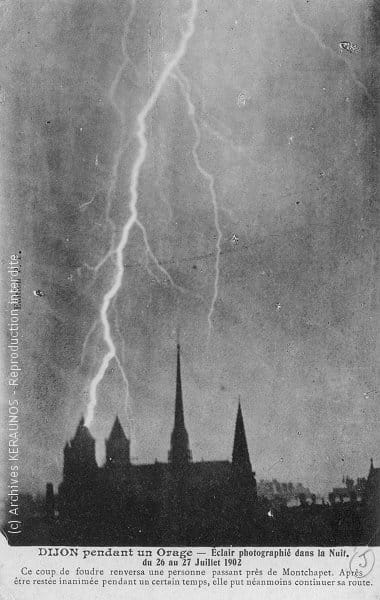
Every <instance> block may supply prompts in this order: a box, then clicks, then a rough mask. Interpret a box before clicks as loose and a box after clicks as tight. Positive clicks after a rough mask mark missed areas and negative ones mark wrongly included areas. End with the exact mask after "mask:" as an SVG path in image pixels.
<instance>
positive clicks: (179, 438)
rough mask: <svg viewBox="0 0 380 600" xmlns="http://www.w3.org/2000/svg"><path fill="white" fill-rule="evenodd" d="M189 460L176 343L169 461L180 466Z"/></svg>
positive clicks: (178, 350)
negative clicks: (174, 389) (172, 424)
mask: <svg viewBox="0 0 380 600" xmlns="http://www.w3.org/2000/svg"><path fill="white" fill-rule="evenodd" d="M190 461H191V451H190V448H189V436H188V434H187V431H186V427H185V418H184V414H183V399H182V382H181V348H180V345H179V343H177V379H176V394H175V413H174V428H173V431H172V435H171V446H170V451H169V462H171V463H172V464H175V465H176V466H182V465H185V464H187V463H188V462H190Z"/></svg>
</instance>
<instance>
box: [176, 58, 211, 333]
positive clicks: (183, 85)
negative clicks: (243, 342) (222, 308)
mask: <svg viewBox="0 0 380 600" xmlns="http://www.w3.org/2000/svg"><path fill="white" fill-rule="evenodd" d="M171 77H172V78H173V79H175V80H176V81H177V82H178V84H179V87H180V89H181V92H182V95H183V97H184V99H185V101H186V104H187V113H188V115H189V119H190V121H191V124H192V126H193V129H194V133H195V142H194V145H193V148H192V155H193V159H194V163H195V166H196V167H197V169H198V171H199V173H200V174H201V175H202V177H203V178H204V179H205V180H206V181H207V183H208V189H209V192H210V196H211V201H212V206H213V210H214V223H215V229H216V232H217V239H216V253H215V278H214V293H213V296H212V299H211V304H210V310H209V312H208V315H207V321H208V339H210V336H211V331H212V318H213V315H214V311H215V303H216V301H217V299H218V295H219V276H220V253H221V241H222V237H223V234H222V230H221V228H220V222H219V206H218V202H217V199H216V192H215V181H214V177H213V175H211V173H209V172H208V171H206V169H205V168H204V167H203V166H202V164H201V162H200V159H199V154H198V151H199V146H200V144H201V132H200V129H199V126H198V123H197V119H196V116H195V106H194V103H193V101H192V99H191V86H190V82H189V80H188V79H187V77H186V76H185V75H184V74H183V73H182V71H180V69H179V68H177V69H176V72H175V73H174V72H173V73H171Z"/></svg>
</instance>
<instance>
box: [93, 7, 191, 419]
mask: <svg viewBox="0 0 380 600" xmlns="http://www.w3.org/2000/svg"><path fill="white" fill-rule="evenodd" d="M197 11H198V0H192V3H191V9H190V11H189V12H188V13H187V27H186V29H185V31H184V32H183V33H182V36H181V39H180V41H179V44H178V47H177V50H176V52H175V53H174V54H173V55H172V57H171V58H170V59H169V60H168V62H167V63H166V65H165V67H164V69H163V70H162V72H161V75H160V76H159V78H158V80H157V82H156V84H155V86H154V88H153V91H152V93H151V95H150V96H149V98H148V100H147V102H146V103H145V105H144V106H143V108H142V109H141V111H140V112H139V114H138V115H137V129H136V134H135V136H136V139H137V142H138V150H137V156H136V159H135V161H134V163H133V165H132V169H131V176H130V185H129V198H130V201H129V211H130V214H129V217H128V219H127V221H126V223H125V225H124V227H123V229H122V233H121V236H120V240H119V242H118V244H117V245H116V246H114V242H113V244H112V252H111V255H110V256H112V258H113V259H114V265H115V276H114V280H113V283H112V285H111V287H110V288H109V290H108V291H107V292H106V293H105V295H104V298H103V301H102V305H101V307H100V313H99V314H100V321H101V324H102V326H103V339H104V342H105V344H106V346H107V348H108V350H107V352H106V353H105V355H104V356H103V359H102V361H101V364H100V367H99V369H98V371H97V373H96V374H95V376H94V378H93V379H92V380H91V382H90V389H89V397H90V400H89V403H88V406H87V415H86V425H87V426H89V425H91V423H92V420H93V417H94V411H95V407H96V401H97V395H96V392H97V388H98V385H99V383H100V382H101V381H102V380H103V377H104V376H105V373H106V371H107V369H108V366H109V364H110V362H111V361H112V359H115V358H116V347H115V343H114V341H113V338H112V333H111V326H110V323H109V320H108V310H109V307H110V304H111V302H112V300H113V299H114V298H115V296H116V295H117V293H118V291H119V289H120V287H121V284H122V280H123V272H124V265H123V252H124V249H125V247H126V245H127V244H128V240H129V234H130V232H131V230H132V228H133V227H134V225H138V226H139V227H140V229H141V230H143V231H145V228H144V227H143V226H142V225H141V223H140V221H139V217H138V210H137V202H138V198H139V194H138V187H139V180H140V173H141V169H142V167H143V165H144V163H145V159H146V155H147V149H148V141H147V137H146V129H147V123H146V121H147V118H148V116H149V114H150V112H151V111H152V109H153V108H154V106H155V105H156V103H157V100H158V98H159V97H160V94H161V92H162V90H163V88H164V86H165V84H166V82H167V80H168V78H169V76H170V75H171V73H172V72H173V70H174V69H175V68H176V67H177V66H178V65H179V63H180V61H181V60H182V58H183V56H184V55H185V53H186V51H187V46H188V43H189V41H190V39H191V37H192V36H193V34H194V31H195V19H196V16H197ZM124 48H125V46H124ZM120 156H121V155H120ZM145 233H146V232H145ZM144 241H145V244H146V247H147V237H145V238H144ZM148 246H149V244H148ZM149 251H150V252H151V250H150V248H149ZM151 255H153V253H152V254H151ZM153 256H154V255H153ZM157 264H158V261H157ZM159 267H160V270H162V269H163V267H161V265H159ZM119 367H120V361H119ZM127 389H128V388H127Z"/></svg>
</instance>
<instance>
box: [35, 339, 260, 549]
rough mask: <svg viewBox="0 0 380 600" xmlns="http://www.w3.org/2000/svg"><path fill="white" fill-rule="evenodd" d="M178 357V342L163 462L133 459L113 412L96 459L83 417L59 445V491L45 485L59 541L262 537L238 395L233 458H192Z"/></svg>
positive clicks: (214, 541)
mask: <svg viewBox="0 0 380 600" xmlns="http://www.w3.org/2000/svg"><path fill="white" fill-rule="evenodd" d="M180 360H181V359H180V346H179V344H178V345H177V377H176V393H175V414H174V427H173V431H172V434H171V440H170V450H169V453H168V462H167V463H161V462H157V461H156V462H155V463H154V464H144V465H140V464H139V465H134V464H132V463H131V460H130V441H129V440H128V439H127V437H126V435H125V433H124V431H123V428H122V426H121V424H120V421H119V419H118V417H116V419H115V422H114V424H113V427H112V430H111V433H110V435H109V438H108V439H107V440H106V443H105V444H106V459H105V463H104V465H103V466H101V467H98V465H97V462H96V459H95V439H94V438H93V437H92V435H91V433H90V432H89V430H88V428H87V427H86V426H85V424H84V419H83V418H82V419H81V421H80V423H79V425H78V428H77V430H76V433H75V435H74V437H73V439H72V440H71V441H70V443H67V444H66V446H65V448H64V466H63V481H62V483H61V484H60V485H59V489H58V495H57V497H56V498H55V496H54V491H53V487H52V484H48V485H47V496H46V506H47V512H48V515H50V516H51V519H53V518H54V515H57V514H58V516H59V519H58V522H59V524H60V525H59V527H57V528H56V534H57V536H58V538H59V543H63V539H62V538H66V541H67V543H76V544H80V543H84V544H86V545H87V544H101V545H122V544H137V545H143V544H146V545H156V544H159V545H181V544H182V545H190V544H192V545H208V546H210V545H223V544H230V543H232V542H234V543H235V542H236V543H241V544H243V543H248V541H249V543H250V544H252V543H257V544H259V543H260V542H261V541H264V538H265V539H266V540H267V538H268V533H269V531H268V527H266V526H265V525H266V523H267V525H269V518H268V517H267V515H266V512H265V507H261V508H260V505H259V503H258V500H257V489H256V480H255V473H253V472H252V467H251V461H250V457H249V451H248V445H247V440H246V435H245V429H244V422H243V414H242V409H241V405H240V402H239V406H238V411H237V417H236V424H235V436H234V442H233V448H232V460H231V461H227V460H223V461H201V462H193V460H192V453H191V450H190V443H189V435H188V433H187V430H186V426H185V419H184V410H183V396H182V383H181V364H180ZM231 433H232V432H231ZM231 437H232V436H231ZM263 536H264V537H263ZM260 538H263V539H262V540H261V539H260Z"/></svg>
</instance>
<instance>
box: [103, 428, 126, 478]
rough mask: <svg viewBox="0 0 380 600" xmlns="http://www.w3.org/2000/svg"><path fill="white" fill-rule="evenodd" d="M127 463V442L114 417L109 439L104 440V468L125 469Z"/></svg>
mask: <svg viewBox="0 0 380 600" xmlns="http://www.w3.org/2000/svg"><path fill="white" fill-rule="evenodd" d="M129 463H130V457H129V440H128V438H127V437H126V435H125V433H124V430H123V428H122V426H121V423H120V421H119V417H116V418H115V421H114V424H113V426H112V429H111V433H110V435H109V438H108V439H107V440H106V466H107V467H114V468H116V467H120V468H125V467H127V466H128V465H129Z"/></svg>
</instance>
